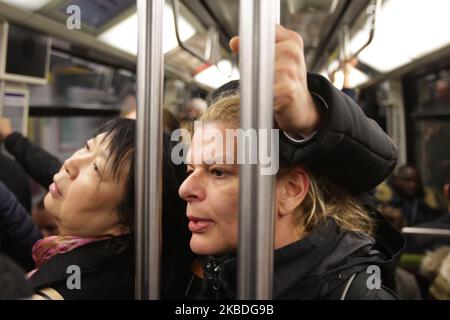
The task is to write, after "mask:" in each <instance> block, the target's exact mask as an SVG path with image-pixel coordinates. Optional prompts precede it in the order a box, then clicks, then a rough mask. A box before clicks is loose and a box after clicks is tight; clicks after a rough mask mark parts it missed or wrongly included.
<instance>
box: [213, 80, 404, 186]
mask: <svg viewBox="0 0 450 320" xmlns="http://www.w3.org/2000/svg"><path fill="white" fill-rule="evenodd" d="M308 87H309V91H310V93H311V95H312V96H313V98H314V100H315V103H316V106H317V107H318V108H319V112H320V113H321V124H320V128H319V130H318V131H317V132H316V133H315V134H314V136H313V137H310V138H307V139H304V140H302V141H296V140H294V139H291V138H289V137H288V136H287V135H285V134H280V162H281V165H283V164H287V165H293V164H295V165H298V164H301V165H304V166H306V167H308V168H309V169H311V170H312V171H314V172H315V173H318V174H325V175H326V176H327V177H328V178H329V179H330V180H331V181H333V182H335V183H336V184H338V185H339V186H342V187H345V188H346V189H347V190H350V191H352V192H353V193H355V194H357V193H361V192H365V191H369V190H371V189H373V188H374V187H376V186H377V185H378V184H379V183H381V182H382V181H383V180H384V179H385V178H386V177H387V176H388V175H389V174H390V173H391V171H392V170H393V169H394V167H395V165H396V163H397V147H396V146H395V144H394V142H393V141H392V140H391V138H390V137H389V136H388V135H387V134H386V133H384V132H383V130H382V129H381V128H380V126H379V125H378V124H377V123H376V122H375V121H373V120H372V119H369V118H367V117H366V116H365V115H364V112H363V111H362V109H361V108H360V107H359V106H358V104H357V103H356V102H355V101H353V100H352V99H351V98H349V97H348V96H347V95H345V94H344V93H342V92H341V91H340V90H338V89H336V88H335V87H334V86H333V85H332V84H331V83H330V82H329V81H328V80H327V79H325V78H324V77H322V76H320V75H317V74H312V73H309V74H308ZM238 92H239V81H231V82H229V83H227V84H225V85H223V86H222V87H220V88H219V89H217V90H216V91H214V92H213V94H212V95H211V97H210V98H209V101H208V104H212V103H214V102H215V101H217V100H218V99H220V98H221V97H224V96H229V95H235V94H238Z"/></svg>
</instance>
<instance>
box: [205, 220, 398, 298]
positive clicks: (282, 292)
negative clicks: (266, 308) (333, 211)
mask: <svg viewBox="0 0 450 320" xmlns="http://www.w3.org/2000/svg"><path fill="white" fill-rule="evenodd" d="M373 214H374V215H375V220H376V222H377V226H378V228H377V233H376V235H375V237H374V239H372V238H369V237H367V236H364V235H361V234H357V233H353V232H343V231H341V230H340V229H339V228H338V226H337V225H336V223H335V222H334V220H333V219H328V221H327V222H326V223H325V224H324V225H323V226H322V227H321V228H319V229H318V230H317V231H315V232H313V233H311V234H310V235H308V236H307V237H306V238H303V239H301V240H299V241H297V242H295V243H292V244H291V245H288V246H286V247H283V248H281V249H278V250H276V251H275V255H274V261H275V268H274V293H273V298H274V299H318V298H320V297H323V296H324V295H326V294H327V293H328V292H330V291H332V290H334V289H335V288H337V287H339V286H341V285H342V281H344V280H346V279H348V278H349V277H350V276H351V275H352V274H354V273H356V272H360V271H362V270H363V269H364V268H367V266H369V265H372V264H374V265H377V266H379V267H380V268H381V272H382V276H383V283H384V284H385V285H387V286H388V287H389V286H390V287H393V285H394V284H393V278H394V270H395V267H396V264H397V262H398V259H399V256H400V253H401V251H402V249H403V246H404V240H403V238H402V237H401V235H400V234H398V233H397V232H396V231H395V230H394V229H393V228H392V227H391V226H390V225H389V224H388V223H387V222H386V220H385V219H384V218H383V217H382V216H381V215H380V214H379V213H375V212H374V213H373ZM201 260H202V262H203V266H204V274H205V280H206V282H207V283H208V290H209V294H208V296H209V297H210V298H216V299H217V298H219V299H234V298H236V270H237V259H236V256H235V255H231V254H230V255H227V256H225V257H220V258H214V257H203V258H201Z"/></svg>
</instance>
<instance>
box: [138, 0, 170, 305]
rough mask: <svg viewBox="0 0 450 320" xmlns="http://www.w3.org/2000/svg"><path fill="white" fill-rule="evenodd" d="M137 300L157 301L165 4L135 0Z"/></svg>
mask: <svg viewBox="0 0 450 320" xmlns="http://www.w3.org/2000/svg"><path fill="white" fill-rule="evenodd" d="M137 11H138V24H139V28H138V33H139V34H138V65H137V77H138V78H137V89H138V91H137V99H138V109H137V133H136V134H137V151H136V213H137V214H136V288H135V293H136V299H140V300H147V299H152V300H153V299H158V298H159V288H160V273H161V272H160V271H161V265H160V258H161V220H162V219H161V214H162V176H161V172H162V127H161V124H162V97H163V81H164V56H163V53H162V34H163V16H164V0H152V1H147V0H138V1H137Z"/></svg>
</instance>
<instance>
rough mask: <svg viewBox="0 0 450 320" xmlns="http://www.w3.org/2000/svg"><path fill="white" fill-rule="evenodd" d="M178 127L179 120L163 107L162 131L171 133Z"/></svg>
mask: <svg viewBox="0 0 450 320" xmlns="http://www.w3.org/2000/svg"><path fill="white" fill-rule="evenodd" d="M179 127H180V122H179V121H178V119H177V117H175V116H174V114H173V113H172V112H170V111H169V110H168V109H166V108H164V109H163V128H164V132H166V133H167V134H169V135H170V134H171V133H172V132H173V131H174V130H176V129H178V128H179Z"/></svg>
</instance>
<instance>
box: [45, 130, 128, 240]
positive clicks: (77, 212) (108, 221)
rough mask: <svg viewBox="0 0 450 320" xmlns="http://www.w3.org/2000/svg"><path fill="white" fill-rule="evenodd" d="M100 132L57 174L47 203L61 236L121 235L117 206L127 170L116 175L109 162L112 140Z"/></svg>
mask: <svg viewBox="0 0 450 320" xmlns="http://www.w3.org/2000/svg"><path fill="white" fill-rule="evenodd" d="M104 137H105V134H100V135H98V136H96V137H95V138H94V139H91V140H89V141H87V142H86V146H85V147H84V148H82V149H80V150H78V151H77V152H75V153H74V154H73V155H72V156H71V157H70V158H69V159H67V160H66V161H65V162H64V165H63V166H62V168H61V170H60V171H59V172H58V173H57V174H56V175H55V176H54V178H53V179H54V180H53V181H54V183H53V184H52V185H50V187H49V193H48V194H47V195H46V197H45V200H44V203H45V207H46V209H47V210H48V212H49V213H50V214H51V215H52V216H53V217H54V218H55V220H56V223H57V225H58V227H59V229H60V232H61V235H73V236H85V237H88V236H94V237H95V236H104V235H114V236H117V235H120V234H123V233H124V232H125V228H124V227H123V226H122V225H121V224H120V221H119V215H118V212H117V207H118V205H119V203H120V202H121V200H122V198H123V196H124V192H125V182H124V180H125V176H126V174H125V172H124V171H125V170H128V168H123V169H122V172H119V177H117V176H116V177H113V173H112V163H111V161H108V162H107V159H108V156H109V154H108V152H109V151H108V149H109V148H108V146H109V141H108V140H105V141H103V140H104V139H103V138H104ZM125 167H127V166H125Z"/></svg>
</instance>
